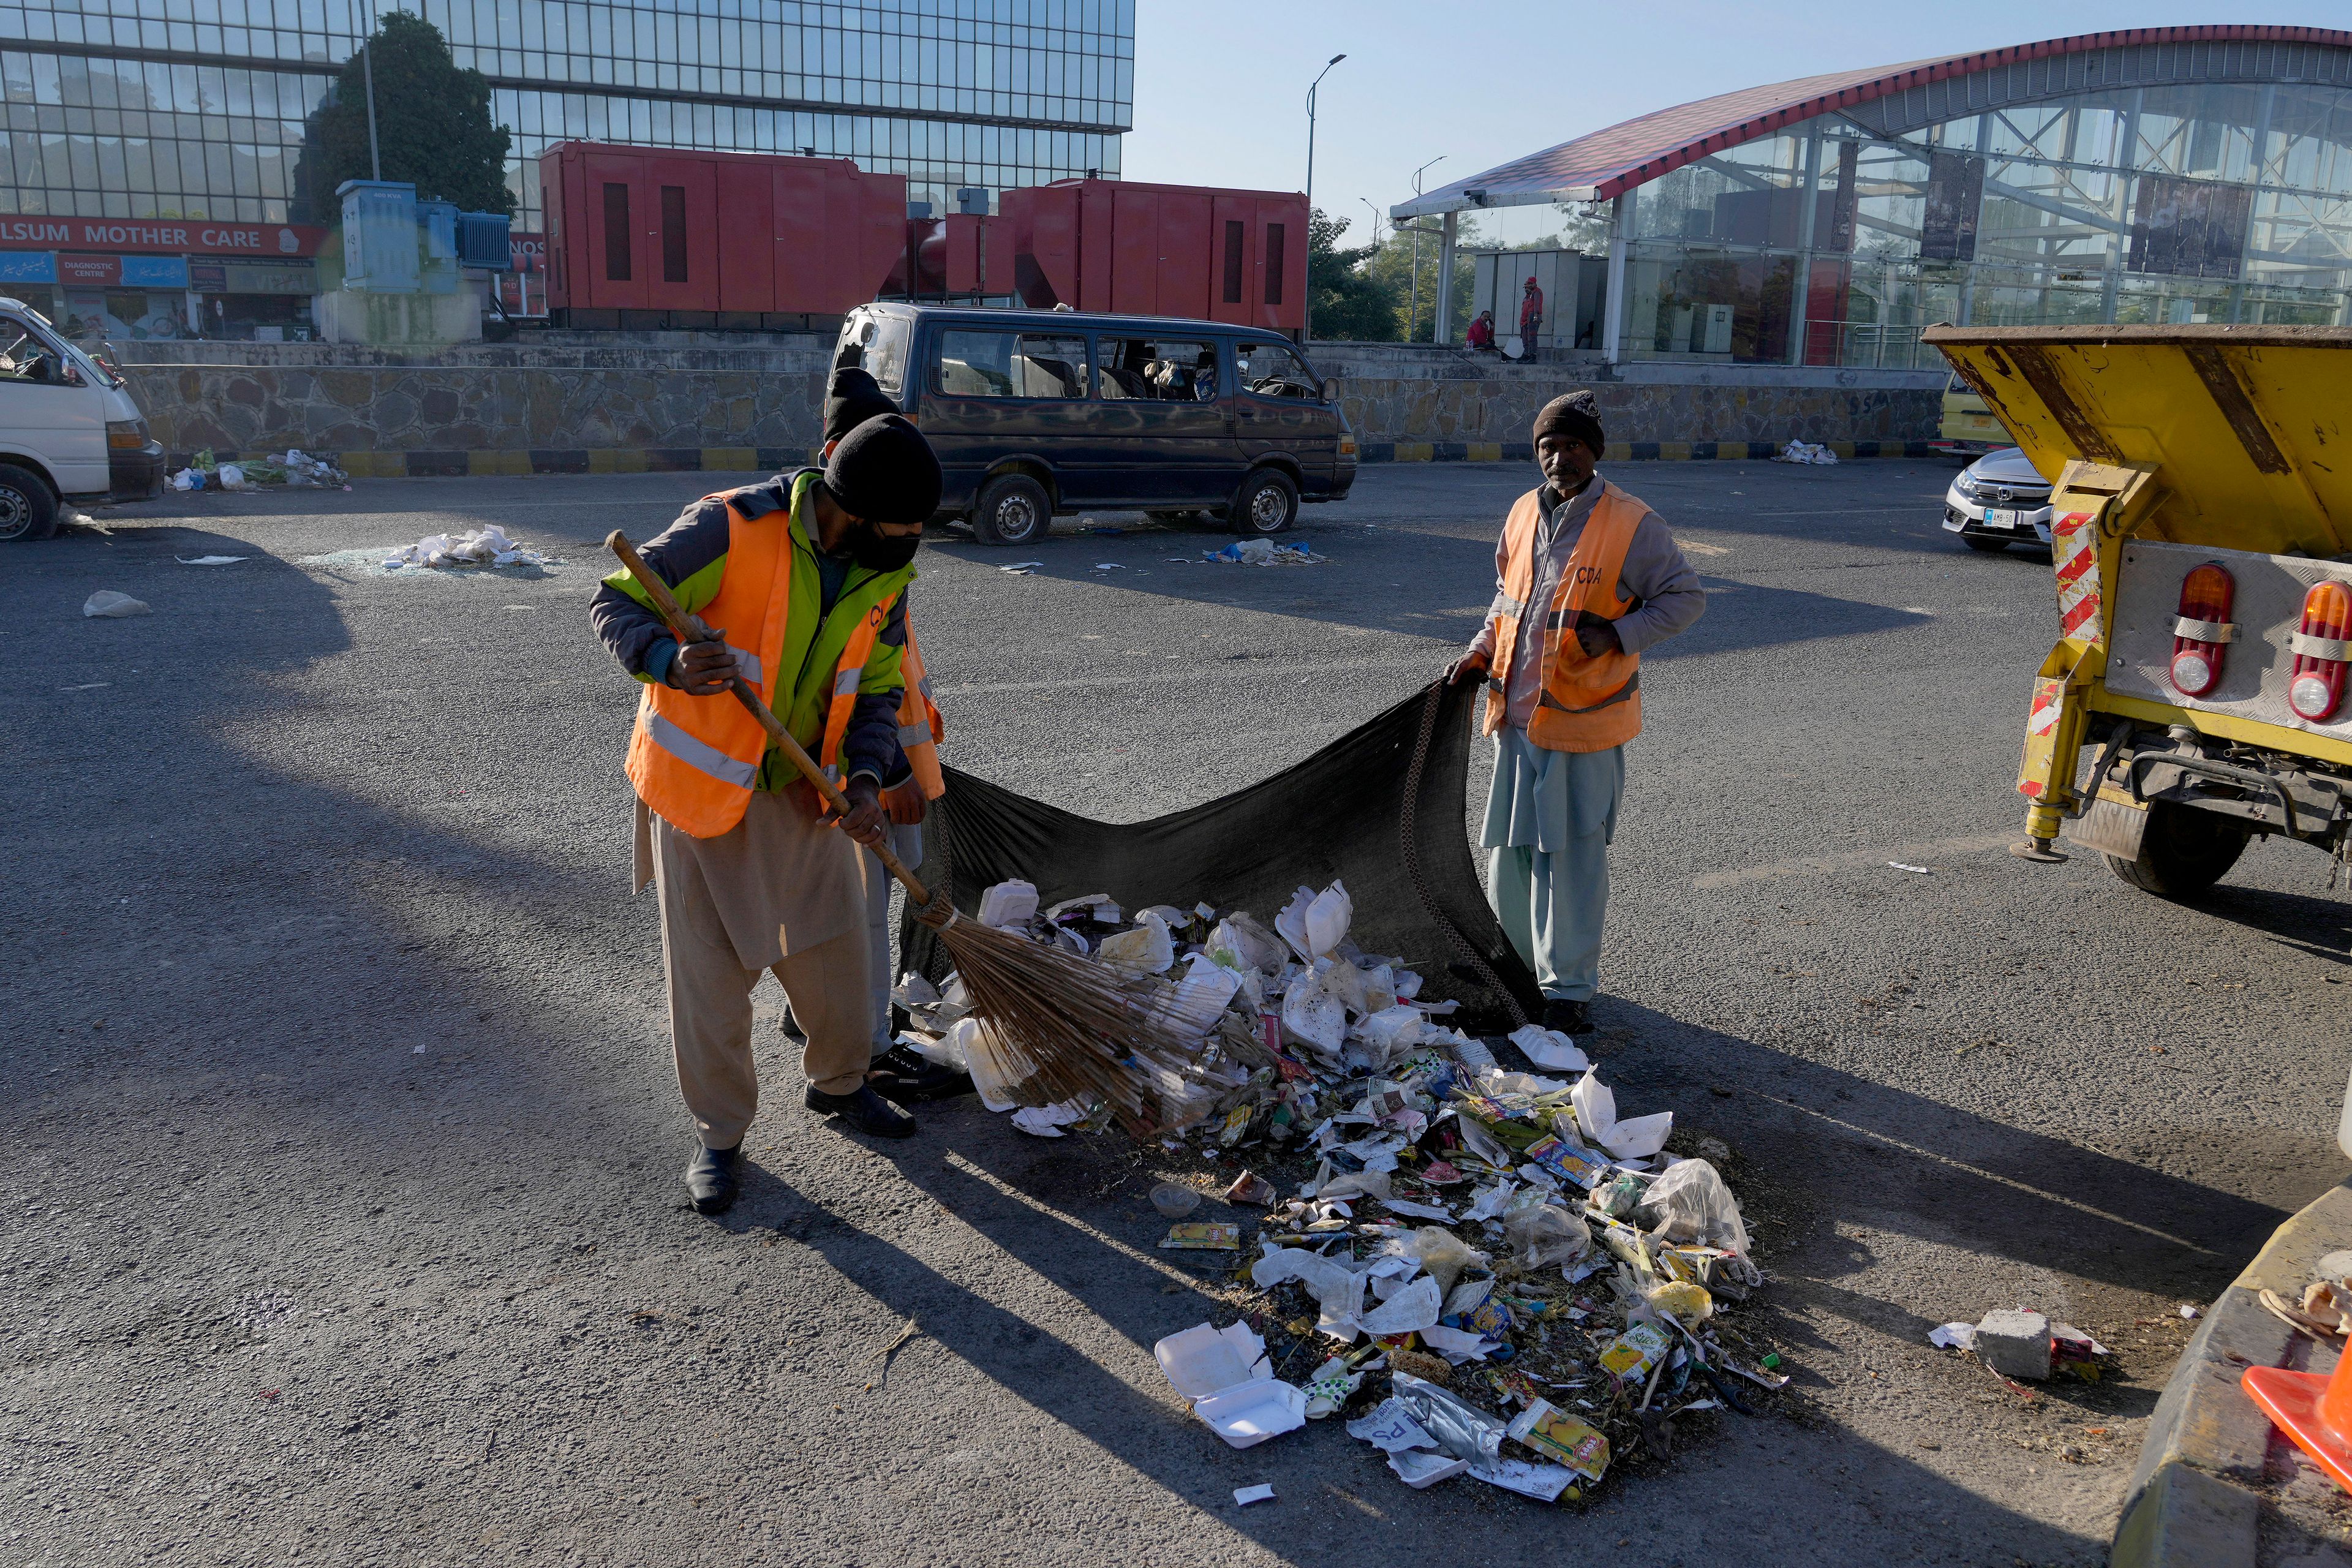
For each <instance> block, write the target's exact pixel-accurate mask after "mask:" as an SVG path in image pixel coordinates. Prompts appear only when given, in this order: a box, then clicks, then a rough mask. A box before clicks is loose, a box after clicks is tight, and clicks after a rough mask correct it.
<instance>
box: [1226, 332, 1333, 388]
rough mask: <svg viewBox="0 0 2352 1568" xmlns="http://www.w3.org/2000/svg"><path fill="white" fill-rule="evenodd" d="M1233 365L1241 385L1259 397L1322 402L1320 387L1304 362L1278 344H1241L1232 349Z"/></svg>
mask: <svg viewBox="0 0 2352 1568" xmlns="http://www.w3.org/2000/svg"><path fill="white" fill-rule="evenodd" d="M1234 368H1235V369H1236V370H1237V371H1238V372H1239V373H1240V374H1241V379H1242V386H1243V388H1244V390H1246V391H1249V392H1255V393H1256V394H1257V395H1259V396H1260V397H1303V398H1306V399H1307V400H1308V401H1310V402H1318V403H1319V402H1321V401H1322V398H1323V393H1322V389H1321V388H1320V387H1319V386H1318V385H1317V384H1316V382H1315V378H1314V377H1313V376H1312V375H1310V374H1307V363H1306V362H1305V361H1304V360H1302V359H1300V358H1299V357H1298V356H1297V354H1295V353H1291V352H1290V350H1289V349H1288V348H1287V347H1286V346H1285V345H1283V344H1281V343H1251V342H1245V343H1243V344H1242V345H1241V346H1240V347H1239V348H1238V349H1236V350H1235V351H1234Z"/></svg>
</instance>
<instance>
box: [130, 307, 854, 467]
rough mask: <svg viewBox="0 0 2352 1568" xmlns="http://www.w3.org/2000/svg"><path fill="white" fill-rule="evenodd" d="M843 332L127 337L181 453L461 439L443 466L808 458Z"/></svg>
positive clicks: (438, 447)
mask: <svg viewBox="0 0 2352 1568" xmlns="http://www.w3.org/2000/svg"><path fill="white" fill-rule="evenodd" d="M550 336H552V334H550ZM832 346H833V345H832V342H831V340H830V339H828V338H823V337H817V336H813V335H804V334H794V335H793V336H790V337H785V336H782V335H779V336H778V337H776V338H772V339H760V340H753V341H751V342H745V341H744V340H742V339H740V338H733V339H730V338H729V337H725V336H721V335H719V334H701V333H690V332H677V333H649V334H639V335H635V336H632V337H631V338H629V339H627V340H625V341H621V342H615V341H614V340H612V339H610V338H602V339H600V338H599V337H598V336H597V335H595V334H591V333H572V334H564V335H563V336H562V339H561V340H559V341H554V342H545V341H534V342H528V343H523V342H510V343H458V344H453V345H450V346H447V347H444V348H437V349H432V350H419V351H413V352H410V351H400V350H393V349H374V348H366V347H361V346H357V345H347V344H337V343H162V342H152V343H141V344H137V345H125V350H126V352H125V357H124V363H123V365H122V370H123V374H124V375H125V376H126V377H127V378H128V379H129V380H130V382H131V391H132V393H133V395H135V396H136V397H137V398H138V400H139V404H140V405H141V407H142V408H143V409H145V410H146V413H147V418H148V423H149V425H150V426H152V428H153V430H154V432H155V437H156V439H158V440H159V441H161V442H163V446H164V448H165V449H166V450H167V451H170V452H173V453H175V454H181V453H188V452H194V451H196V450H198V449H199V448H202V447H211V448H213V449H214V450H215V451H224V452H225V451H236V452H246V453H252V452H262V451H283V450H285V449H286V448H287V447H301V448H302V449H303V450H305V451H319V452H335V453H386V454H390V453H403V454H406V453H428V454H440V455H443V456H448V455H452V454H454V455H456V457H457V461H456V462H455V464H454V465H453V464H450V463H446V462H445V463H442V464H440V465H438V467H440V468H450V467H453V466H454V467H455V468H458V469H460V470H462V469H463V468H465V466H466V465H465V461H464V455H466V454H469V453H504V454H524V453H534V452H552V453H562V454H567V455H576V454H581V453H586V452H594V451H600V450H607V451H608V450H615V449H619V450H635V451H646V450H653V451H669V450H674V451H679V452H686V451H695V450H699V449H702V448H708V447H730V448H750V449H755V450H759V451H769V450H774V451H782V452H789V453H791V454H792V459H791V460H798V458H800V457H801V456H803V455H804V454H805V453H806V452H807V451H808V450H809V448H811V447H814V446H815V445H817V437H818V431H819V425H818V414H817V409H818V405H819V403H820V402H821V400H822V397H823V395H824V376H825V371H826V367H827V366H828V365H829V364H830V363H831V351H832ZM133 353H136V356H137V358H138V360H140V361H142V362H144V363H133V362H132V355H133ZM542 466H548V465H542ZM552 466H556V467H565V468H568V467H576V466H579V465H577V464H574V463H570V462H563V463H558V464H555V465H552ZM684 466H694V465H684ZM361 467H362V469H363V470H368V466H367V465H366V464H364V463H363V464H362V465H361ZM368 471H373V470H368Z"/></svg>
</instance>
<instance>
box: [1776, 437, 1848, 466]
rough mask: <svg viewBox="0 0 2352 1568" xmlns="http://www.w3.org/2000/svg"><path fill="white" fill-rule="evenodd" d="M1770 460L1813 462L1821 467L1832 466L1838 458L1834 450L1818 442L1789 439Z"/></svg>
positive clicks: (1778, 461) (1779, 461)
mask: <svg viewBox="0 0 2352 1568" xmlns="http://www.w3.org/2000/svg"><path fill="white" fill-rule="evenodd" d="M1772 460H1773V461H1774V462H1776V463H1815V464H1819V465H1821V466H1822V467H1823V468H1834V467H1835V466H1836V464H1837V460H1838V459H1837V454H1836V453H1835V452H1832V451H1831V450H1830V449H1829V448H1828V447H1824V446H1822V445H1820V444H1819V443H1818V442H1813V441H1791V442H1790V443H1789V444H1788V445H1787V446H1785V447H1781V448H1780V451H1779V452H1777V453H1775V454H1774V455H1773V458H1772Z"/></svg>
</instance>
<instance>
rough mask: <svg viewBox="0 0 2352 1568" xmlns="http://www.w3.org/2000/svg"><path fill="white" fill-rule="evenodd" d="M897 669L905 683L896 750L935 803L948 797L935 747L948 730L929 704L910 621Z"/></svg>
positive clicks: (925, 676)
mask: <svg viewBox="0 0 2352 1568" xmlns="http://www.w3.org/2000/svg"><path fill="white" fill-rule="evenodd" d="M898 669H899V673H900V674H902V675H903V676H904V677H905V678H906V681H907V689H906V691H905V693H904V694H903V695H901V696H900V697H899V699H898V749H899V750H900V751H902V752H906V753H907V766H908V769H909V770H911V771H912V772H913V773H914V776H915V784H916V785H917V787H919V789H921V791H922V792H923V798H924V799H925V800H937V799H939V798H940V796H941V795H945V794H947V793H948V781H947V779H946V777H945V775H943V774H942V773H940V745H939V743H940V742H941V741H943V740H945V739H947V733H948V727H947V724H946V723H945V721H942V720H941V719H940V710H939V708H938V707H937V705H935V704H934V703H933V702H932V701H931V678H930V676H929V675H928V674H927V673H925V672H924V669H923V654H922V650H921V649H920V648H919V647H916V646H915V623H914V620H913V618H912V617H909V618H908V621H907V646H906V647H905V649H904V650H903V651H902V652H901V653H900V654H899V659H898Z"/></svg>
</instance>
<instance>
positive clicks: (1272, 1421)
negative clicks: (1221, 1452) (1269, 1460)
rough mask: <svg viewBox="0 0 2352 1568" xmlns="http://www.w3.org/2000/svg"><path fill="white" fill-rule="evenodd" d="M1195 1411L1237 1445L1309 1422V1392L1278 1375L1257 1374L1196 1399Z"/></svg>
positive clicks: (1292, 1429) (1262, 1438) (1247, 1444)
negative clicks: (1262, 1375) (1198, 1399)
mask: <svg viewBox="0 0 2352 1568" xmlns="http://www.w3.org/2000/svg"><path fill="white" fill-rule="evenodd" d="M1192 1414H1193V1415H1197V1416H1199V1417H1200V1418H1201V1419H1202V1420H1203V1421H1205V1422H1207V1423H1208V1425H1209V1430H1211V1431H1212V1432H1214V1433H1215V1434H1216V1435H1217V1436H1220V1437H1223V1439H1224V1440H1225V1441H1226V1442H1228V1443H1230V1444H1232V1445H1233V1446H1234V1447H1236V1448H1247V1447H1253V1446H1254V1445H1255V1444H1259V1443H1263V1442H1265V1440H1266V1439H1267V1438H1268V1437H1279V1436H1282V1434H1284V1433H1285V1432H1295V1431H1297V1429H1298V1428H1299V1427H1301V1426H1306V1425H1307V1391H1306V1390H1305V1389H1303V1388H1300V1387H1297V1385H1295V1384H1287V1383H1284V1382H1282V1381H1281V1380H1280V1379H1278V1378H1272V1377H1254V1378H1252V1379H1250V1381H1249V1382H1247V1383H1244V1384H1235V1385H1234V1386H1233V1387H1231V1388H1226V1389H1220V1390H1219V1391H1218V1392H1216V1393H1214V1394H1210V1395H1209V1396H1208V1397H1207V1398H1205V1399H1202V1400H1200V1401H1198V1402H1196V1403H1195V1404H1194V1405H1193V1406H1192Z"/></svg>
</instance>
